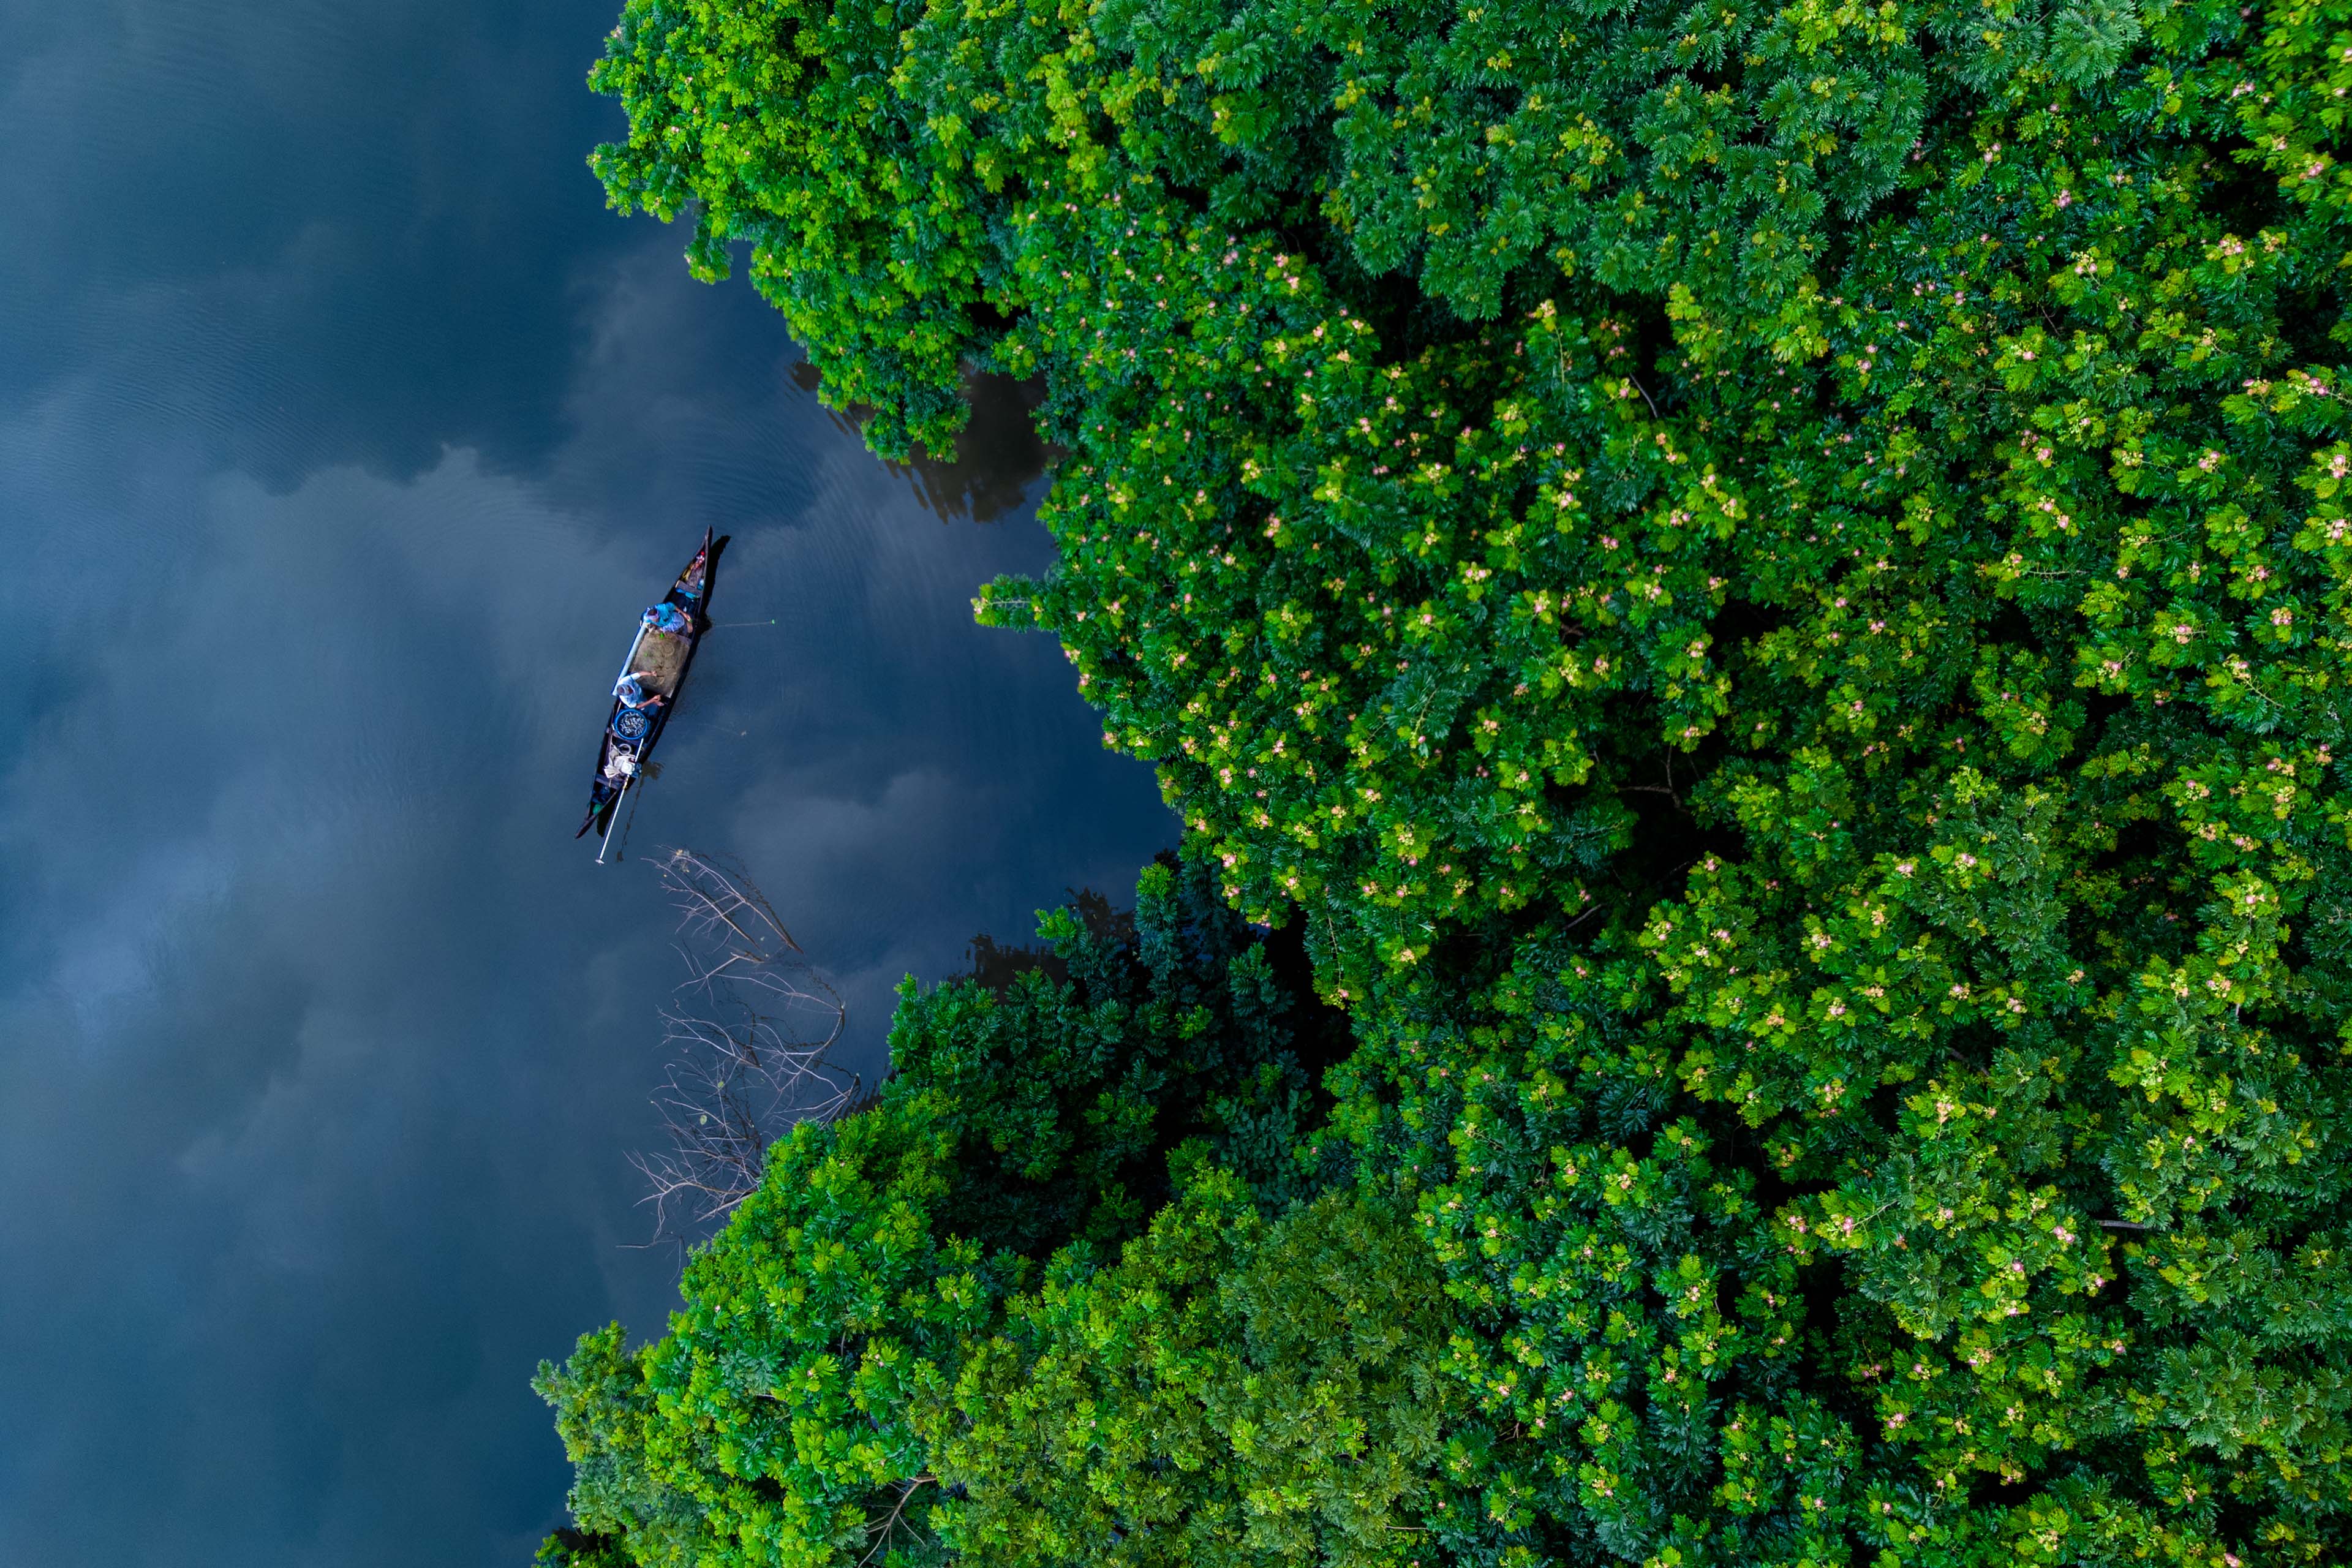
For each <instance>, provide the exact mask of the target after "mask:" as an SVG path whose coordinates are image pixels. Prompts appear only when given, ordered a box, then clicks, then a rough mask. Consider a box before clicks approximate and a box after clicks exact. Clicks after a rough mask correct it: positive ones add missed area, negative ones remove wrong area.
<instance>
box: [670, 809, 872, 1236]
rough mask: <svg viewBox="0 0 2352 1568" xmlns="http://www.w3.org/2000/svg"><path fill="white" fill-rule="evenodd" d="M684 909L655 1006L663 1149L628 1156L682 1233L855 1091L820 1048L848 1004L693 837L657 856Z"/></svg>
mask: <svg viewBox="0 0 2352 1568" xmlns="http://www.w3.org/2000/svg"><path fill="white" fill-rule="evenodd" d="M656 870H657V873H658V875H659V876H660V878H661V883H662V890H663V892H664V893H665V894H666V895H667V896H668V898H669V900H670V902H671V904H672V905H673V906H674V907H675V908H676V909H677V911H678V938H679V940H678V942H677V951H678V954H679V956H680V957H681V958H683V959H684V960H685V961H686V972H687V977H686V979H685V980H684V981H683V982H681V983H680V984H679V985H678V988H677V990H678V994H679V997H680V1000H679V1002H678V1003H677V1004H674V1005H671V1006H669V1007H666V1008H664V1009H663V1011H662V1046H663V1049H664V1050H665V1052H666V1053H667V1055H668V1057H669V1061H668V1064H667V1068H666V1070H665V1075H664V1079H663V1081H662V1084H661V1086H660V1088H659V1089H656V1091H655V1094H654V1108H655V1109H656V1110H658V1111H660V1112H661V1117H662V1131H663V1132H664V1133H665V1134H666V1135H667V1141H668V1145H669V1146H668V1147H667V1149H663V1150H658V1151H654V1152H641V1153H635V1154H632V1155H630V1156H629V1162H630V1163H631V1164H633V1165H635V1167H636V1169H637V1171H638V1173H640V1174H641V1175H643V1176H644V1177H645V1179H646V1188H647V1191H646V1197H645V1200H644V1201H645V1202H646V1203H647V1204H650V1205H653V1210H654V1237H653V1241H652V1242H650V1243H648V1244H647V1245H649V1246H650V1245H656V1244H659V1243H662V1242H672V1243H680V1244H682V1243H683V1242H685V1241H686V1240H687V1239H688V1237H689V1236H690V1235H692V1234H693V1233H695V1232H698V1231H701V1230H703V1229H705V1228H707V1227H708V1226H709V1225H710V1224H711V1223H712V1222H714V1221H717V1220H722V1219H724V1218H725V1217H726V1216H727V1215H729V1214H730V1213H732V1212H733V1211H734V1209H735V1207H736V1205H739V1204H740V1203H741V1202H742V1201H743V1200H744V1199H745V1198H747V1197H750V1196H751V1194H752V1193H753V1192H755V1191H757V1190H758V1188H759V1185H760V1178H761V1174H762V1173H763V1172H764V1171H765V1170H766V1168H767V1152H768V1149H769V1146H770V1145H772V1143H774V1142H775V1141H776V1140H777V1139H778V1138H781V1137H782V1136H784V1135H785V1134H786V1133H788V1132H790V1131H792V1128H793V1123H795V1122H798V1121H809V1120H815V1121H831V1120H833V1119H834V1118H835V1117H837V1116H841V1115H843V1114H845V1112H847V1111H849V1110H852V1109H854V1108H855V1107H856V1105H857V1104H858V1103H859V1101H860V1099H861V1096H860V1092H859V1089H860V1086H859V1083H858V1080H857V1079H856V1076H855V1075H851V1074H844V1073H842V1072H841V1071H840V1070H839V1069H837V1068H835V1067H834V1066H833V1065H832V1064H831V1063H830V1062H828V1061H827V1060H826V1053H827V1052H829V1051H830V1050H831V1049H832V1048H833V1047H834V1045H835V1043H836V1042H838V1041H839V1040H840V1038H841V1033H842V1029H843V1027H844V1026H845V1025H846V1023H847V1022H848V1009H847V1007H846V1006H845V1005H844V1004H843V1002H842V1000H841V996H840V994H839V993H837V992H836V991H835V990H834V988H833V987H832V986H831V985H830V984H826V982H825V980H824V977H823V976H822V975H820V974H818V973H817V972H816V971H815V969H814V967H812V966H811V965H810V964H809V963H808V962H807V961H806V960H805V959H804V958H803V957H801V956H800V952H801V948H800V944H799V943H798V942H794V941H793V937H792V933H791V932H790V931H786V930H785V929H784V923H783V921H782V920H780V919H778V918H777V915H776V911H775V910H774V909H773V907H772V906H771V905H770V904H769V902H768V900H767V898H766V897H765V895H763V894H762V893H761V891H760V889H758V888H757V887H756V886H755V885H753V883H752V882H751V879H750V878H749V877H747V876H746V875H744V873H743V871H742V870H741V868H740V867H737V866H735V865H733V864H732V863H730V862H728V861H723V860H719V859H717V858H713V857H710V856H708V855H701V854H698V853H696V852H695V851H693V850H690V849H673V850H671V851H669V852H668V853H667V854H666V855H664V856H663V857H662V858H660V859H659V860H658V861H657V862H656Z"/></svg>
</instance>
